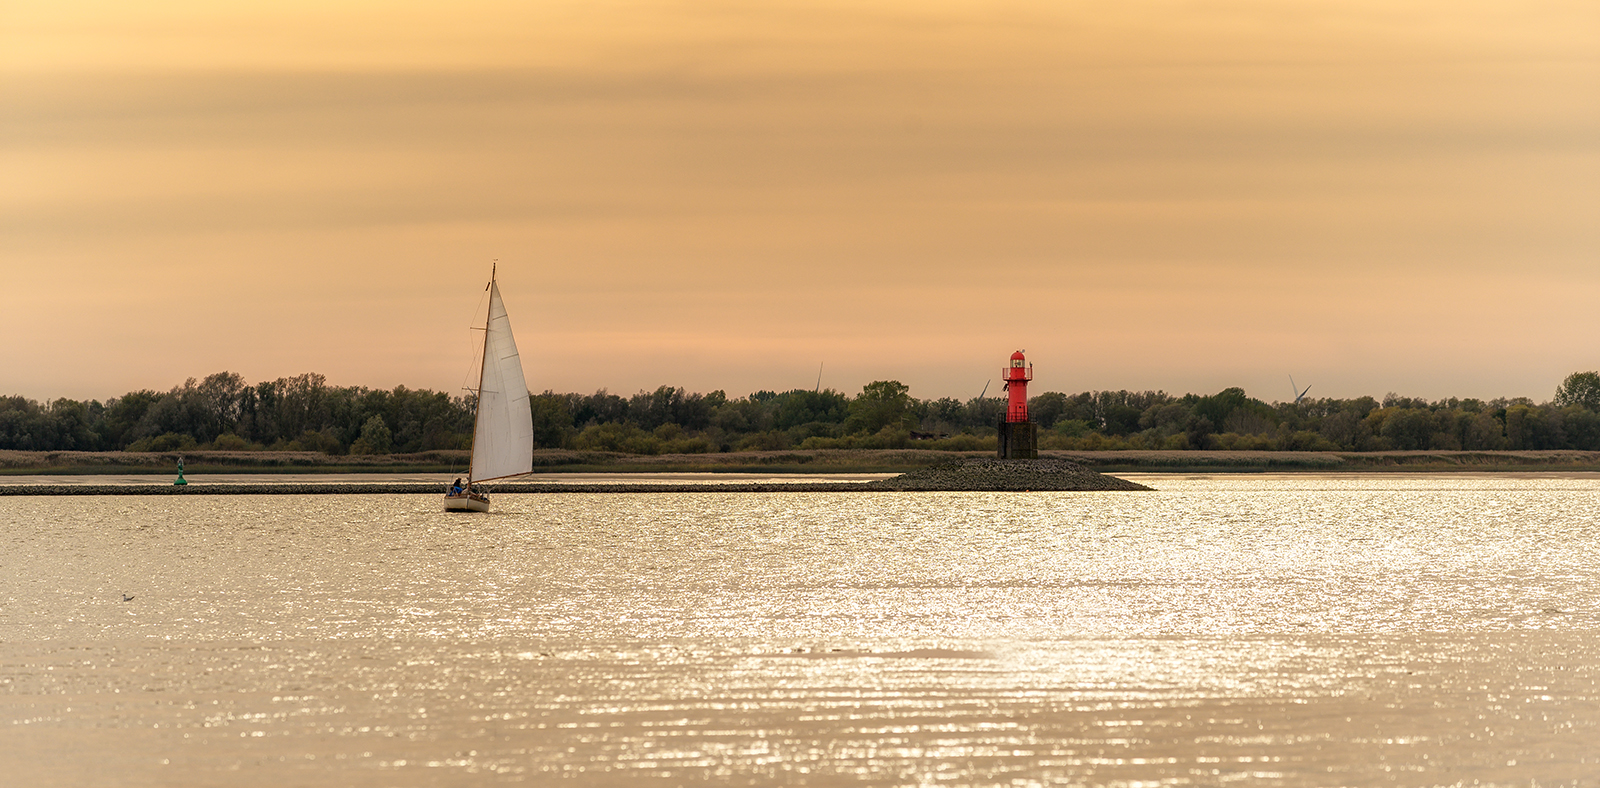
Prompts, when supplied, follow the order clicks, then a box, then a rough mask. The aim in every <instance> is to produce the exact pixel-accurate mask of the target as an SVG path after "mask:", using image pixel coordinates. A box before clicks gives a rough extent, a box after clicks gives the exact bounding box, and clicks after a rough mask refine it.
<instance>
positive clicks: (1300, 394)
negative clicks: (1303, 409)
mask: <svg viewBox="0 0 1600 788" xmlns="http://www.w3.org/2000/svg"><path fill="white" fill-rule="evenodd" d="M1289 390H1290V391H1293V392H1294V404H1296V405H1299V404H1300V400H1303V399H1305V398H1306V392H1308V391H1310V390H1311V386H1310V385H1307V386H1306V387H1305V388H1300V386H1298V385H1296V384H1295V382H1294V376H1293V375H1290V376H1289Z"/></svg>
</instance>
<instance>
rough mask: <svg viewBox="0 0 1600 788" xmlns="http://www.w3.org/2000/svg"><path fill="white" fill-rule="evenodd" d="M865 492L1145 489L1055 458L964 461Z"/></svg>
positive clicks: (891, 480)
mask: <svg viewBox="0 0 1600 788" xmlns="http://www.w3.org/2000/svg"><path fill="white" fill-rule="evenodd" d="M861 486H862V487H863V488H864V489H868V490H901V491H906V492H911V491H920V492H936V491H937V492H1027V491H1033V492H1042V491H1054V492H1063V491H1065V492H1090V491H1114V490H1126V491H1134V490H1148V489H1150V488H1149V487H1146V486H1144V485H1142V484H1137V483H1135V482H1130V481H1127V480H1126V479H1118V478H1117V477H1115V476H1107V475H1105V474H1103V473H1096V472H1095V471H1091V470H1089V469H1088V468H1085V467H1084V466H1082V465H1079V464H1077V463H1075V462H1068V461H1067V460H1058V459H1044V460H1002V459H978V458H966V459H961V460H955V461H953V462H946V463H941V464H939V465H935V466H932V467H929V468H923V469H922V470H917V471H911V472H910V473H903V474H900V475H899V476H895V477H893V478H889V479H881V480H879V481H875V482H867V483H865V484H863V485H861Z"/></svg>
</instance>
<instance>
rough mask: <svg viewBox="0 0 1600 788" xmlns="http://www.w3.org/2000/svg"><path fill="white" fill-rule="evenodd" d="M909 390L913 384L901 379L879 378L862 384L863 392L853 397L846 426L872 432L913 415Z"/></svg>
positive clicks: (853, 431)
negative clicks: (907, 383) (902, 381)
mask: <svg viewBox="0 0 1600 788" xmlns="http://www.w3.org/2000/svg"><path fill="white" fill-rule="evenodd" d="M910 391H911V387H910V386H907V385H906V384H904V383H901V382H900V381H898V380H878V381H873V382H871V383H868V384H867V385H865V386H862V387H861V396H859V397H856V398H855V399H853V400H851V401H850V417H849V418H848V419H846V420H845V426H846V430H847V431H848V432H851V433H861V432H865V433H868V434H872V433H876V432H878V431H879V430H882V429H883V428H884V427H887V426H889V425H891V424H901V423H903V422H905V421H906V418H907V417H908V416H910V415H911V405H912V402H911V394H910V393H909V392H910Z"/></svg>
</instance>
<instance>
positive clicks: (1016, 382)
mask: <svg viewBox="0 0 1600 788" xmlns="http://www.w3.org/2000/svg"><path fill="white" fill-rule="evenodd" d="M1001 379H1002V380H1004V381H1005V382H1006V384H1005V389H1006V391H1008V392H1010V393H1011V397H1010V399H1009V400H1008V401H1007V402H1006V422H1007V423H1008V424H1021V423H1022V422H1025V421H1027V420H1028V381H1030V380H1033V366H1032V365H1031V364H1029V363H1028V360H1027V359H1026V358H1024V357H1023V355H1022V351H1020V350H1019V351H1017V352H1015V353H1012V354H1011V366H1009V367H1006V368H1005V370H1004V371H1003V372H1002V373H1001Z"/></svg>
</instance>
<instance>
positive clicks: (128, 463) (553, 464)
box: [0, 449, 1600, 475]
mask: <svg viewBox="0 0 1600 788" xmlns="http://www.w3.org/2000/svg"><path fill="white" fill-rule="evenodd" d="M179 456H180V453H178V452H25V451H0V474H6V475H60V474H140V473H149V474H172V473H175V471H176V469H177V463H178V457H179ZM181 456H182V457H183V459H184V468H185V471H186V472H187V473H190V474H208V473H460V472H462V471H464V470H465V469H466V467H467V453H466V452H464V451H432V452H422V453H418V454H377V455H328V454H322V453H320V452H229V451H191V452H182V453H181ZM989 456H993V455H992V454H991V453H990V452H947V451H929V450H925V449H818V450H795V451H768V452H763V451H744V452H727V453H722V454H661V455H632V454H618V453H614V452H594V451H586V452H585V451H567V450H560V449H546V450H540V451H538V452H536V453H535V455H534V471H535V473H900V472H904V471H907V470H912V469H916V468H924V467H927V466H929V465H934V464H937V463H940V462H946V461H949V460H953V459H956V458H960V457H989ZM1041 456H1044V457H1057V458H1061V459H1067V460H1072V461H1074V462H1079V463H1082V464H1084V465H1087V466H1089V467H1092V468H1094V469H1095V470H1099V471H1106V472H1118V471H1121V472H1133V471H1136V472H1142V473H1251V472H1256V473H1259V472H1273V473H1294V472H1324V473H1325V472H1364V473H1372V472H1386V471H1393V472H1462V471H1472V472H1496V471H1600V452H1589V451H1571V450H1551V451H1409V452H1402V451H1392V452H1309V451H1307V452H1276V451H1045V452H1041Z"/></svg>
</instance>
